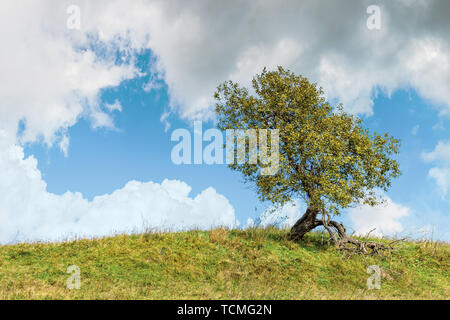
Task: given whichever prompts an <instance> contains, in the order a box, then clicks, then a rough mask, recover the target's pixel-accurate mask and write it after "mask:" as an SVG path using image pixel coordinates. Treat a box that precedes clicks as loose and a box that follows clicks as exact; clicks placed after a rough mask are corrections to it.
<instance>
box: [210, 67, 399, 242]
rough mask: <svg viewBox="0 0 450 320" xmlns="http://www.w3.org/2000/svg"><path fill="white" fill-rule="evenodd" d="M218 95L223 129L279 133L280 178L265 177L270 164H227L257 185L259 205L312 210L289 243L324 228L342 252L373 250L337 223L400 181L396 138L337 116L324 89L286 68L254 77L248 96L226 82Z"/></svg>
mask: <svg viewBox="0 0 450 320" xmlns="http://www.w3.org/2000/svg"><path fill="white" fill-rule="evenodd" d="M214 97H215V100H216V113H217V126H218V128H219V129H221V130H226V129H235V130H236V129H278V130H279V170H278V171H277V173H276V174H274V175H262V174H260V173H261V169H262V168H263V167H264V166H265V164H264V163H261V162H260V161H258V163H257V164H250V163H248V162H246V163H244V164H236V163H233V164H230V165H229V166H230V168H231V169H233V170H237V171H240V172H241V173H242V174H243V175H244V178H245V181H247V182H252V183H254V184H255V186H256V189H257V192H258V194H259V198H260V199H261V200H262V201H265V200H269V201H271V202H273V203H275V204H278V205H283V204H284V203H286V202H288V201H290V200H292V199H293V198H295V197H301V198H303V199H304V201H305V203H306V204H307V206H308V209H307V210H306V212H305V214H304V215H303V216H302V217H301V218H300V219H299V220H298V221H297V222H296V223H295V225H294V226H293V227H292V229H291V231H290V234H289V236H290V238H291V239H292V240H300V239H302V237H303V236H304V235H305V234H306V233H307V232H309V231H311V230H312V229H314V228H316V227H318V226H323V227H324V228H325V229H326V230H327V231H328V232H329V234H330V237H331V239H332V240H333V241H334V242H335V243H336V244H339V245H340V246H343V245H345V244H349V243H350V244H354V245H356V246H358V247H359V248H360V249H361V246H364V247H367V246H368V247H370V244H369V245H368V244H367V243H365V244H362V243H361V242H359V241H358V240H355V239H352V238H350V237H348V236H347V235H346V230H345V227H344V226H343V225H342V224H340V223H337V222H336V221H334V220H332V218H333V216H335V215H339V214H340V213H341V211H342V209H344V208H347V207H350V206H355V205H359V204H368V205H371V206H374V205H377V204H380V203H381V202H382V201H383V199H382V198H381V197H380V196H379V193H380V192H379V191H380V190H384V191H387V190H388V188H389V187H390V185H391V179H392V178H395V177H398V176H399V175H400V170H399V165H398V163H397V162H396V161H395V160H394V159H392V158H391V156H393V155H394V154H397V153H398V151H399V146H400V141H399V140H398V139H395V138H393V137H391V136H390V135H389V134H388V133H386V134H384V135H379V134H377V133H370V132H369V131H368V130H367V129H364V128H363V127H362V121H361V119H359V118H357V117H355V116H352V115H350V114H348V113H346V112H344V110H343V107H342V105H338V106H337V107H336V108H335V109H334V110H333V107H332V106H331V105H330V104H329V102H327V100H326V98H325V96H324V92H323V90H322V88H320V87H318V86H317V85H316V84H315V83H311V82H309V81H308V79H306V78H305V77H302V76H300V75H295V74H294V73H292V72H290V71H289V70H284V69H283V68H282V67H278V69H277V70H276V71H271V72H269V71H267V70H266V69H264V70H263V71H262V73H261V74H259V75H256V76H255V77H254V78H253V81H252V89H251V90H249V89H247V88H245V87H241V86H240V85H239V84H237V83H234V82H232V81H227V82H224V83H222V84H220V85H219V86H218V87H217V91H216V93H215V95H214ZM247 146H248V141H247ZM270 147H271V146H269V148H270ZM362 249H364V250H365V248H362ZM372 249H374V250H375V249H376V248H375V247H373V248H372Z"/></svg>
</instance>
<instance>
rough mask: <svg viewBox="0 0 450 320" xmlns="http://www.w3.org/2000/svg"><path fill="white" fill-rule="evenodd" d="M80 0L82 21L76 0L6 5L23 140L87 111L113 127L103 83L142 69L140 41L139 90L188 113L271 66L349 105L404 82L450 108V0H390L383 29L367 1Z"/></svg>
mask: <svg viewBox="0 0 450 320" xmlns="http://www.w3.org/2000/svg"><path fill="white" fill-rule="evenodd" d="M77 3H78V4H79V6H80V9H81V12H80V13H81V19H82V23H81V26H82V27H81V29H80V30H68V29H67V28H66V20H67V18H68V14H67V12H66V9H67V6H68V5H70V4H72V2H69V1H59V2H58V3H57V4H55V3H54V2H53V1H41V2H39V3H37V2H36V1H23V2H20V3H17V2H15V1H3V2H2V4H1V5H0V12H2V13H4V14H2V17H3V18H2V22H1V23H2V28H1V29H0V36H1V38H2V41H3V48H4V49H3V50H2V51H1V53H0V68H1V70H2V73H1V75H0V81H1V83H2V87H1V88H0V105H1V106H2V107H1V110H0V112H1V114H2V117H1V118H0V119H1V120H0V127H1V128H3V129H7V130H8V131H9V132H16V131H17V123H18V122H19V121H20V120H24V123H25V124H26V130H25V131H24V133H23V135H22V137H21V141H22V142H30V141H34V140H36V138H37V137H38V136H42V137H43V138H44V140H45V141H46V142H47V143H49V144H51V143H53V142H55V140H57V139H58V138H57V136H58V133H59V132H60V130H61V129H67V128H69V127H70V126H72V125H74V124H75V123H76V122H77V120H78V119H79V118H80V117H81V116H84V117H88V118H90V119H92V121H93V126H94V127H99V126H106V127H113V119H112V118H111V115H110V114H108V112H109V111H110V110H108V109H107V108H104V109H102V108H101V107H100V105H101V102H100V101H99V100H98V99H99V93H100V91H101V89H103V88H106V87H110V86H117V85H119V84H120V82H121V81H122V80H124V79H128V78H132V77H137V76H140V75H141V74H140V73H139V72H138V71H137V70H136V69H135V68H134V62H135V57H136V54H137V53H139V52H142V50H143V49H150V50H151V51H152V54H153V55H154V56H155V57H156V60H155V61H154V62H153V64H152V66H151V69H150V70H148V71H147V73H149V74H151V75H153V76H152V79H153V80H152V79H151V80H150V82H149V83H148V85H146V86H144V89H145V90H151V89H152V88H157V87H158V86H155V83H157V82H155V79H156V80H158V81H159V80H164V81H165V82H166V84H167V86H168V89H169V92H170V101H171V106H172V109H173V110H176V111H178V112H179V114H180V115H181V116H182V117H190V118H192V117H198V116H203V117H211V116H213V112H212V108H211V99H212V94H213V92H214V90H215V87H216V86H217V84H218V83H220V82H221V81H224V80H227V79H233V80H236V81H240V82H242V83H244V84H247V85H248V84H249V82H250V80H251V77H252V76H253V75H254V74H255V73H257V72H260V71H261V69H262V67H263V66H268V67H269V68H271V67H274V66H276V65H284V66H286V67H288V68H290V69H292V70H293V71H295V72H297V73H302V74H304V75H306V76H308V77H310V78H311V79H312V80H314V81H318V83H319V84H321V85H322V86H324V88H325V91H326V92H327V94H328V96H329V98H330V99H333V100H338V101H341V102H343V103H344V105H345V106H346V108H347V109H348V110H350V111H353V112H358V113H366V114H371V112H372V105H373V97H374V96H375V95H376V94H377V93H378V91H380V90H382V91H384V92H386V93H391V92H393V91H395V90H397V89H399V88H407V87H412V88H415V89H416V90H417V91H418V92H419V94H421V95H422V96H423V97H425V98H427V99H430V100H431V101H433V102H434V103H436V104H439V105H441V107H442V110H443V112H446V111H448V110H450V87H449V85H450V60H449V57H450V54H449V53H450V47H449V39H450V35H449V33H448V32H447V31H448V30H449V29H450V21H449V20H448V19H447V16H446V15H445V14H444V12H448V9H449V7H450V5H449V3H448V2H447V1H437V0H435V1H428V2H422V1H402V2H386V3H383V5H382V6H381V17H382V23H381V30H378V31H373V30H369V29H368V28H367V27H366V20H367V18H368V14H367V13H366V9H367V7H368V6H369V5H370V4H372V3H371V2H370V1H369V0H366V1H359V0H355V1H346V2H345V3H342V1H329V2H327V3H326V5H325V6H324V4H323V3H321V2H320V1H309V2H296V1H292V2H287V3H285V4H284V5H283V6H280V5H279V3H278V2H276V1H273V2H272V1H265V0H260V1H251V2H248V1H239V0H235V1H231V2H230V1H227V2H210V1H200V0H194V1H189V2H186V1H181V0H171V1H162V0H151V1H144V0H136V1H133V2H132V3H130V2H129V1H124V0H115V1H77ZM419 13H420V14H419ZM405 21H407V23H405ZM93 47H97V48H102V51H101V52H102V53H99V52H96V51H95V50H93V49H91V48H93ZM79 48H85V50H79ZM116 50H120V51H121V53H122V55H123V56H122V58H123V59H122V63H117V62H116V60H117V59H116V58H117V57H116V53H117V52H116ZM55 135H56V136H55Z"/></svg>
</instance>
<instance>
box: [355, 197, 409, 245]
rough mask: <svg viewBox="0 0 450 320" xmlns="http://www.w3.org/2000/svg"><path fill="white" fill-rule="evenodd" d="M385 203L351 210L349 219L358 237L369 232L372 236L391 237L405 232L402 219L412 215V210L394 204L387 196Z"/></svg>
mask: <svg viewBox="0 0 450 320" xmlns="http://www.w3.org/2000/svg"><path fill="white" fill-rule="evenodd" d="M385 200H386V201H385V203H384V204H382V205H379V206H375V207H371V206H368V205H364V206H360V207H357V208H351V209H349V210H348V212H349V217H350V220H351V223H352V226H353V229H354V230H355V234H357V235H365V234H367V233H368V232H369V231H371V230H373V229H375V230H374V231H373V232H371V233H370V235H371V236H377V237H381V236H390V235H395V234H398V233H400V232H402V231H403V226H402V224H401V222H400V220H401V218H404V217H406V216H408V215H410V209H409V208H407V207H404V206H402V205H400V204H397V203H395V202H393V201H392V200H391V199H390V198H389V197H387V196H385Z"/></svg>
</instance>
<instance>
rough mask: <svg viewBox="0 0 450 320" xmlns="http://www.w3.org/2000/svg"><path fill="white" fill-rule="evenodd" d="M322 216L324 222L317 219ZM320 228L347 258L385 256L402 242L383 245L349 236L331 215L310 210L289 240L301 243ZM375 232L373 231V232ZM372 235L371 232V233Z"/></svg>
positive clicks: (298, 222) (301, 219)
mask: <svg viewBox="0 0 450 320" xmlns="http://www.w3.org/2000/svg"><path fill="white" fill-rule="evenodd" d="M319 213H321V214H322V220H319V219H316V218H317V215H318V214H319ZM318 226H323V227H324V228H325V230H326V231H327V232H328V233H329V234H330V240H331V241H332V242H333V243H334V245H335V247H336V248H337V249H338V250H339V251H341V252H344V254H346V255H347V256H352V255H358V254H360V255H363V256H365V255H383V254H384V253H386V252H389V253H390V252H391V251H392V250H393V249H395V248H394V244H395V243H398V242H400V241H402V240H403V239H400V240H394V241H391V242H390V243H388V244H383V243H380V242H375V241H363V240H358V239H355V238H353V237H351V236H348V235H347V233H346V229H345V227H344V225H343V224H342V223H338V222H336V221H333V220H330V217H329V215H328V214H327V213H326V212H325V211H324V210H320V211H319V210H314V209H311V208H308V209H307V210H306V212H305V214H304V215H303V216H302V217H301V218H300V219H299V220H298V221H297V222H296V223H295V225H294V226H293V227H292V229H291V231H290V233H289V238H290V239H291V240H294V241H299V240H301V239H302V238H303V236H304V235H305V234H306V233H307V232H309V231H311V230H313V229H314V228H316V227H318ZM372 231H373V230H372ZM369 233H370V232H369Z"/></svg>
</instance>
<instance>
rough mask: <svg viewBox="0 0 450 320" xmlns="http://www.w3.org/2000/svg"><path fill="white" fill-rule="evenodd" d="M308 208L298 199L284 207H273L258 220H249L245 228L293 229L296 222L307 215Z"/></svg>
mask: <svg viewBox="0 0 450 320" xmlns="http://www.w3.org/2000/svg"><path fill="white" fill-rule="evenodd" d="M305 211H306V207H305V205H304V204H303V203H302V202H300V201H299V200H298V199H295V200H293V201H291V202H288V203H287V204H285V205H284V206H282V207H275V206H271V207H269V208H268V209H266V210H265V211H264V212H263V213H262V214H261V215H260V216H259V217H258V218H257V219H256V221H254V220H253V219H248V220H247V224H246V226H245V227H254V226H261V227H264V228H265V227H268V226H276V227H281V228H289V227H292V226H293V225H294V224H295V222H297V220H298V219H299V218H300V217H301V216H302V215H303V214H304V213H305Z"/></svg>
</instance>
